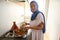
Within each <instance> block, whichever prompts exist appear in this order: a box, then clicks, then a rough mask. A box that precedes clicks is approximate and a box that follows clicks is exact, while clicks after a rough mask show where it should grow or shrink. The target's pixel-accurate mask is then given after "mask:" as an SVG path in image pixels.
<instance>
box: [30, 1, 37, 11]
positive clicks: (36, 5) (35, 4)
mask: <svg viewBox="0 0 60 40" xmlns="http://www.w3.org/2000/svg"><path fill="white" fill-rule="evenodd" d="M32 3H35V5H36V7H37V9H36V11H38V3H37V2H36V1H31V2H30V4H32Z"/></svg>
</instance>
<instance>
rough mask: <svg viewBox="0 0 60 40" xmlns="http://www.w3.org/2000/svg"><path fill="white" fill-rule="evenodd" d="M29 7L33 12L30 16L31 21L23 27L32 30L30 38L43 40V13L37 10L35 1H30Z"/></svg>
mask: <svg viewBox="0 0 60 40" xmlns="http://www.w3.org/2000/svg"><path fill="white" fill-rule="evenodd" d="M30 8H31V12H32V13H33V14H32V16H31V21H30V23H29V25H26V26H25V29H31V30H32V40H43V32H42V29H43V24H44V18H43V15H42V14H41V13H40V12H39V10H38V4H37V2H35V1H32V2H31V3H30ZM36 15H37V16H36Z"/></svg>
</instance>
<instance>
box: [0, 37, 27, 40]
mask: <svg viewBox="0 0 60 40" xmlns="http://www.w3.org/2000/svg"><path fill="white" fill-rule="evenodd" d="M0 40H26V38H22V37H0Z"/></svg>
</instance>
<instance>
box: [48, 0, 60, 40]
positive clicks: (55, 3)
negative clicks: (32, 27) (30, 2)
mask: <svg viewBox="0 0 60 40" xmlns="http://www.w3.org/2000/svg"><path fill="white" fill-rule="evenodd" d="M47 35H48V37H49V40H59V37H60V0H49V10H48V18H47Z"/></svg>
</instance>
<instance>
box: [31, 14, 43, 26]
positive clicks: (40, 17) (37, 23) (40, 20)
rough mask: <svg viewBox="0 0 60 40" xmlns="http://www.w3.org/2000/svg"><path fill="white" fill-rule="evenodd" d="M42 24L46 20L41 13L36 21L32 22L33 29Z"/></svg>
mask: <svg viewBox="0 0 60 40" xmlns="http://www.w3.org/2000/svg"><path fill="white" fill-rule="evenodd" d="M41 22H44V19H43V15H42V14H41V13H39V14H38V15H37V17H36V19H35V20H33V21H30V26H31V27H34V26H38V25H39V24H40V23H41Z"/></svg>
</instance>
